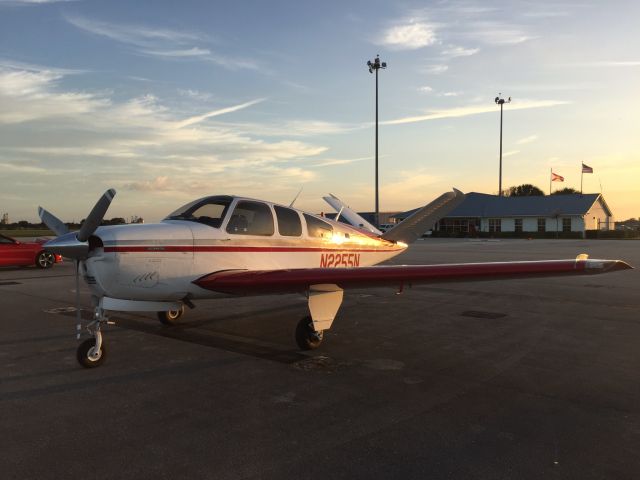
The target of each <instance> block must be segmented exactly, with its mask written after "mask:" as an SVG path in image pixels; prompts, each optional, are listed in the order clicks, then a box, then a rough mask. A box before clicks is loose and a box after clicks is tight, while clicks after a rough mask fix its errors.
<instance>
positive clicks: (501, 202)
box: [396, 192, 611, 219]
mask: <svg viewBox="0 0 640 480" xmlns="http://www.w3.org/2000/svg"><path fill="white" fill-rule="evenodd" d="M598 197H600V194H599V193H585V194H584V195H581V194H579V193H576V194H569V195H544V196H531V197H498V196H497V195H487V194H486V193H477V192H470V193H467V194H466V197H465V199H464V201H463V202H462V203H461V204H460V205H459V206H458V207H457V208H456V209H455V210H453V211H452V212H451V213H450V214H449V215H447V218H450V217H465V218H466V217H483V218H486V217H495V218H499V217H553V216H555V215H565V216H569V215H584V214H585V213H587V212H588V211H589V209H590V208H591V206H592V205H593V204H594V203H595V202H596V201H597V200H598ZM603 205H604V209H605V211H606V212H607V213H608V214H609V215H611V212H610V211H609V208H608V207H607V205H606V203H604V200H603ZM416 210H418V209H417V208H416V209H413V210H409V211H408V212H404V213H401V214H399V215H396V218H397V219H404V218H406V217H408V216H409V215H411V214H412V213H413V212H415V211H416Z"/></svg>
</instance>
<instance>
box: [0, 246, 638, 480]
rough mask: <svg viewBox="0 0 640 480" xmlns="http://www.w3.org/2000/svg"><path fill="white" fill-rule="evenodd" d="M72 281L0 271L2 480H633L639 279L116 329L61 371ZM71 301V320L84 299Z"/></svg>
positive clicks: (467, 250)
mask: <svg viewBox="0 0 640 480" xmlns="http://www.w3.org/2000/svg"><path fill="white" fill-rule="evenodd" d="M579 253H589V254H590V255H591V257H592V258H620V259H623V260H626V261H628V262H629V263H631V264H632V265H634V266H636V267H640V242H639V241H583V240H559V241H552V240H533V241H527V240H502V241H469V240H438V239H429V240H424V241H419V242H417V243H416V244H414V245H413V246H412V247H411V248H410V249H409V251H408V252H407V253H405V254H403V255H401V256H400V257H397V258H396V259H395V260H394V262H393V263H399V264H400V263H406V264H421V263H451V262H475V261H503V260H534V259H560V258H574V257H575V256H576V255H577V254H579ZM73 271H74V267H73V264H72V263H71V262H69V263H65V264H64V265H56V266H55V267H54V268H52V269H51V270H48V271H44V272H43V271H40V270H37V269H35V268H2V269H0V305H1V306H2V312H3V314H2V319H1V321H0V365H1V367H0V382H1V383H0V442H1V443H0V445H1V450H0V451H1V454H0V478H2V479H38V480H43V479H60V478H68V479H79V478H91V479H102V478H110V479H129V478H131V479H146V478H149V479H154V480H157V479H163V478H167V479H180V478H185V479H200V478H211V479H238V478H251V479H258V478H260V479H283V478H303V479H322V480H327V479H340V478H345V479H354V478H366V479H372V478H385V479H387V478H401V479H413V478H416V479H418V478H419V479H427V478H428V479H440V478H454V479H458V478H460V479H462V478H464V479H466V478H482V479H494V478H495V479H525V478H531V479H540V478H562V479H566V478H577V479H603V478H611V479H637V478H639V477H640V453H639V452H640V316H639V315H638V313H639V312H640V288H639V287H640V269H636V270H627V271H621V272H616V273H612V274H608V275H599V276H588V277H574V278H569V277H562V278H556V279H529V280H526V279H523V280H518V281H501V282H498V281H492V282H483V283H457V284H443V285H432V286H419V287H414V288H412V289H405V291H404V292H403V294H402V295H396V292H395V291H394V290H392V289H374V290H353V291H349V292H347V293H346V294H345V301H344V304H343V306H342V309H341V310H340V313H339V314H338V317H337V319H336V321H335V323H334V327H333V328H332V329H331V330H330V331H329V332H328V333H327V334H326V335H325V340H324V342H323V345H322V347H321V348H320V349H319V350H317V351H314V352H313V353H302V352H300V351H298V350H297V348H296V344H295V341H294V336H293V332H294V328H295V325H296V323H297V322H298V320H299V318H301V317H302V316H304V315H306V314H307V307H306V301H305V299H304V298H302V297H301V296H296V295H284V296H271V297H255V298H240V299H225V300H221V301H215V302H214V301H206V302H199V303H198V304H197V308H196V309H194V310H190V311H188V312H187V314H186V317H184V320H183V323H182V325H181V326H178V327H163V326H162V325H161V324H160V323H159V322H158V320H157V319H156V318H155V315H154V314H135V315H130V314H116V315H114V317H113V319H114V320H115V321H116V322H117V326H113V327H109V328H108V329H107V330H106V342H107V343H106V347H107V349H108V350H107V354H108V358H107V359H106V363H105V364H104V365H103V366H102V367H100V368H98V369H93V370H86V369H83V368H81V367H80V366H79V365H78V364H77V362H76V359H75V349H76V346H77V343H76V340H75V337H74V335H75V327H74V325H75V320H74V313H73V312H71V311H68V310H69V308H68V307H72V306H73V304H74V296H75V293H74V277H73ZM81 293H82V304H83V305H84V306H87V307H88V306H89V304H90V300H89V296H88V291H87V290H86V288H85V287H83V288H82V290H81Z"/></svg>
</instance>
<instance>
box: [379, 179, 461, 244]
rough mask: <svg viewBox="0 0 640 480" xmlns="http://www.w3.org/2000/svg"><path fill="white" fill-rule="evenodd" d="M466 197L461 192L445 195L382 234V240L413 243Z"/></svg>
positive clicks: (454, 191)
mask: <svg viewBox="0 0 640 480" xmlns="http://www.w3.org/2000/svg"><path fill="white" fill-rule="evenodd" d="M464 198H465V195H464V193H462V192H461V191H460V190H457V189H455V188H454V189H453V191H452V192H447V193H443V194H442V195H440V196H439V197H438V198H436V199H435V200H434V201H433V202H431V203H429V204H427V205H425V206H424V207H422V208H420V209H419V210H418V211H416V212H415V213H413V214H412V215H411V216H410V217H408V218H406V219H405V220H403V221H402V222H400V223H399V224H398V225H396V226H395V227H393V228H392V229H391V230H387V231H386V232H385V233H383V234H382V238H384V239H385V240H390V241H392V242H404V243H413V242H415V241H416V240H417V239H418V238H420V237H421V236H422V235H423V234H424V232H426V231H427V230H429V229H430V228H433V226H434V225H435V223H436V222H437V221H438V220H440V219H441V218H442V217H445V216H446V215H447V214H448V213H450V212H451V211H453V209H454V208H456V207H457V206H458V205H460V204H461V203H462V202H463V201H464Z"/></svg>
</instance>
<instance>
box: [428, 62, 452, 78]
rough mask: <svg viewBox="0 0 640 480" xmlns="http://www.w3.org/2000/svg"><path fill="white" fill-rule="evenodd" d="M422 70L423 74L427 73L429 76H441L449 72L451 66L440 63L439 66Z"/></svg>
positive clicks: (430, 66) (429, 66) (434, 65)
mask: <svg viewBox="0 0 640 480" xmlns="http://www.w3.org/2000/svg"><path fill="white" fill-rule="evenodd" d="M421 70H422V72H423V73H426V74H428V75H440V74H441V73H444V72H446V71H447V70H449V66H448V65H445V64H442V63H438V64H432V65H427V66H426V67H424V68H422V69H421Z"/></svg>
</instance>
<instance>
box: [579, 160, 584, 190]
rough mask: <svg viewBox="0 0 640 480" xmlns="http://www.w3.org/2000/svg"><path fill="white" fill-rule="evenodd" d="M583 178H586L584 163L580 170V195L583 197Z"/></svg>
mask: <svg viewBox="0 0 640 480" xmlns="http://www.w3.org/2000/svg"><path fill="white" fill-rule="evenodd" d="M582 177H584V163H583V164H582V167H581V168H580V195H582Z"/></svg>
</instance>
